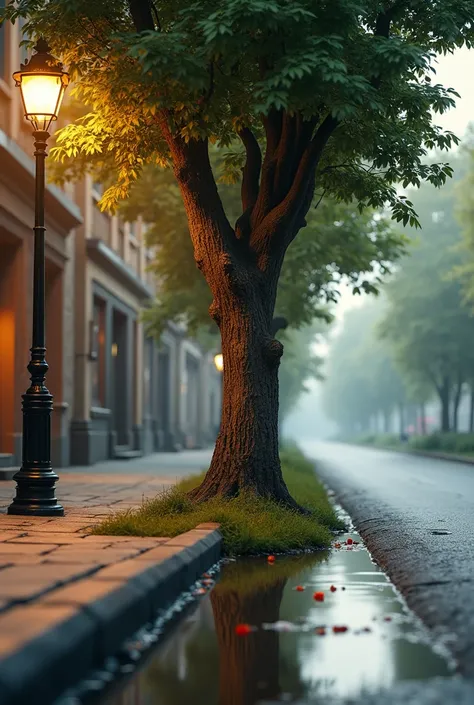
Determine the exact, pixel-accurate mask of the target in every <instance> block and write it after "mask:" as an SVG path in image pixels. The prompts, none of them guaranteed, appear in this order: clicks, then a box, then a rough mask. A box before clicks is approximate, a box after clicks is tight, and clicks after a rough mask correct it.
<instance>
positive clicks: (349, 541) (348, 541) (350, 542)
mask: <svg viewBox="0 0 474 705" xmlns="http://www.w3.org/2000/svg"><path fill="white" fill-rule="evenodd" d="M353 543H354V541H353V540H352V539H351V537H349V538H348V539H347V541H346V544H347V546H352V544H353Z"/></svg>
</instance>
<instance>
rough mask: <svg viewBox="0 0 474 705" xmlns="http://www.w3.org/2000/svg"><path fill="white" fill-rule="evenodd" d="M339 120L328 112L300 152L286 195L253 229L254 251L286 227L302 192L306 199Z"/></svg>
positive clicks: (293, 215)
mask: <svg viewBox="0 0 474 705" xmlns="http://www.w3.org/2000/svg"><path fill="white" fill-rule="evenodd" d="M338 124H339V122H338V120H337V119H336V118H335V117H333V116H332V115H331V114H328V115H327V116H326V118H325V119H324V120H323V121H322V123H321V125H320V126H319V128H318V130H317V132H316V134H315V135H314V137H313V139H312V140H311V142H310V143H309V145H308V146H307V147H306V149H305V151H304V153H303V156H302V158H301V160H300V163H299V166H298V169H297V172H296V175H295V178H294V180H293V183H292V185H291V188H290V190H289V191H288V193H287V195H286V196H285V198H284V199H283V201H281V203H279V204H278V205H277V206H276V207H275V208H273V210H271V211H270V212H269V213H268V215H267V216H266V217H265V218H264V219H263V220H262V222H261V223H260V225H259V226H258V227H257V228H255V230H254V232H253V233H252V240H251V244H252V246H253V247H254V248H255V250H256V251H257V252H258V251H261V250H262V248H263V247H264V246H265V241H266V240H268V238H269V237H272V236H273V235H274V234H275V233H276V232H277V231H280V232H281V231H284V229H285V227H286V226H287V225H288V224H289V222H291V220H292V219H293V218H294V217H295V215H296V213H297V212H298V211H299V210H300V206H301V204H302V194H303V200H307V187H308V184H311V183H312V184H313V188H314V175H315V173H316V169H317V166H318V164H319V160H320V159H321V156H322V153H323V150H324V148H325V146H326V144H327V141H328V140H329V138H330V137H331V135H332V133H333V132H334V130H335V129H336V127H337V126H338ZM310 203H311V201H310V202H309V204H308V208H309V205H310ZM304 215H305V214H304ZM304 215H303V217H304Z"/></svg>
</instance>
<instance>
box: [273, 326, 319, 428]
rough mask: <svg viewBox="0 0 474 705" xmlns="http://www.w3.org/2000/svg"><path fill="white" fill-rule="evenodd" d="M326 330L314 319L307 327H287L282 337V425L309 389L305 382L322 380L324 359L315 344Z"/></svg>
mask: <svg viewBox="0 0 474 705" xmlns="http://www.w3.org/2000/svg"><path fill="white" fill-rule="evenodd" d="M325 330H326V326H325V324H324V322H323V321H321V320H315V321H314V322H313V323H312V324H310V325H308V326H303V327H302V328H300V329H297V330H294V329H293V330H292V329H290V330H288V331H286V332H285V333H284V334H283V335H282V336H281V337H280V339H281V341H282V342H283V344H284V346H285V355H284V357H283V360H282V363H281V366H280V372H279V377H280V425H281V424H282V423H283V421H284V420H285V419H286V417H287V416H288V415H289V413H290V412H291V411H292V410H293V408H294V407H295V405H296V404H297V402H298V400H299V398H300V397H301V395H302V394H304V393H305V392H307V391H308V388H307V386H306V383H307V382H308V381H310V380H312V379H313V380H317V379H322V372H321V367H322V363H323V360H322V358H321V357H319V356H318V355H316V354H315V353H314V352H313V350H312V346H313V344H314V343H316V342H317V341H318V338H319V342H321V338H322V336H323V334H324V332H325Z"/></svg>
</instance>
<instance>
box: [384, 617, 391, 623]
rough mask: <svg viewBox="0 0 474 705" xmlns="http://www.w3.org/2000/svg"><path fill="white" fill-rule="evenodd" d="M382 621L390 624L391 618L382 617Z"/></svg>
mask: <svg viewBox="0 0 474 705" xmlns="http://www.w3.org/2000/svg"><path fill="white" fill-rule="evenodd" d="M384 621H385V622H391V621H392V618H391V617H384Z"/></svg>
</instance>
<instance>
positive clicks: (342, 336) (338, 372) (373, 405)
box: [323, 299, 407, 435]
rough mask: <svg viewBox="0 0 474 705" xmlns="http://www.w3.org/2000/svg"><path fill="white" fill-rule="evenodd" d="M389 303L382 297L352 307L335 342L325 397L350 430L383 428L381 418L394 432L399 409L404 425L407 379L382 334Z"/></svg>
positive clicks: (333, 414) (335, 417)
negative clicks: (380, 323) (380, 327)
mask: <svg viewBox="0 0 474 705" xmlns="http://www.w3.org/2000/svg"><path fill="white" fill-rule="evenodd" d="M385 305H386V304H385V302H384V301H383V300H380V299H378V300H370V301H366V302H365V303H364V305H363V306H361V307H360V308H357V309H354V310H351V311H348V312H347V314H346V315H345V317H344V321H343V327H342V330H341V331H340V333H339V334H338V335H337V336H336V337H335V338H334V340H333V342H332V345H331V347H330V352H329V355H328V360H329V362H328V365H327V368H326V369H325V377H326V382H325V384H324V397H323V403H324V406H325V408H326V411H327V413H328V414H329V415H330V417H331V418H332V419H333V420H334V421H335V422H336V423H337V424H338V425H339V427H340V428H341V430H342V431H343V433H345V434H348V435H353V434H356V433H364V432H368V431H369V430H378V422H379V419H380V418H381V419H382V421H383V430H384V431H385V432H389V431H391V430H392V429H391V419H392V417H393V415H394V413H395V412H397V413H398V414H399V416H400V431H403V430H404V426H405V414H404V411H405V405H406V401H407V395H406V388H405V384H404V381H403V380H402V378H401V377H400V375H399V374H398V372H397V370H396V369H395V367H394V364H393V360H392V357H391V355H390V350H389V349H388V347H387V345H386V344H385V343H384V342H383V341H380V339H379V338H378V336H377V323H378V321H379V320H380V317H381V315H382V314H383V311H384V307H385ZM374 427H375V428H374Z"/></svg>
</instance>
